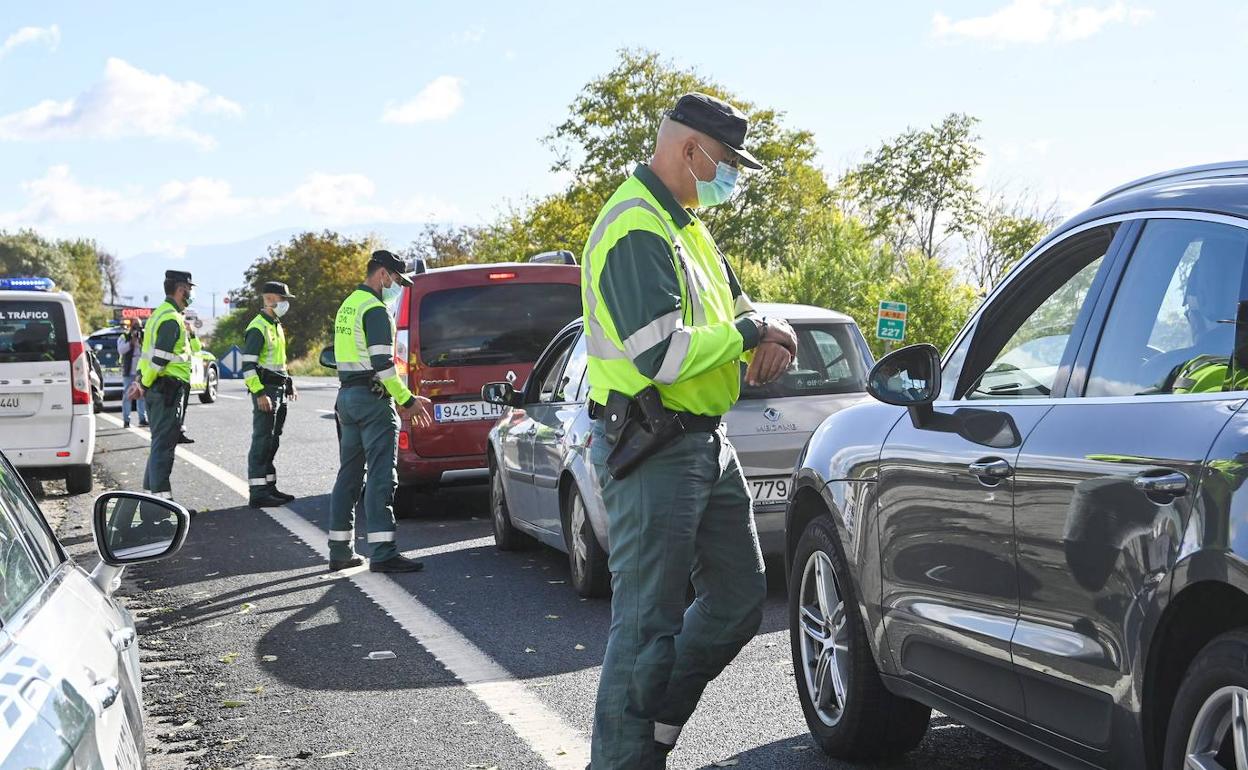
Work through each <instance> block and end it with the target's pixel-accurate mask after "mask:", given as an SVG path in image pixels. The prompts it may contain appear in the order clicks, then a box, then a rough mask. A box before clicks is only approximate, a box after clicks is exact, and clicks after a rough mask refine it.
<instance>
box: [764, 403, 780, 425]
mask: <svg viewBox="0 0 1248 770" xmlns="http://www.w3.org/2000/svg"><path fill="white" fill-rule="evenodd" d="M763 416H764V417H766V418H767V421H768V422H779V421H780V410H779V409H776V408H775V407H770V406H769V407H767V408H766V409H764V410H763Z"/></svg>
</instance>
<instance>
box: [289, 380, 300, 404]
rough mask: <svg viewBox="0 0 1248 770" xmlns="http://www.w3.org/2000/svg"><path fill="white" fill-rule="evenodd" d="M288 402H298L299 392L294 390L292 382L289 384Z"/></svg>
mask: <svg viewBox="0 0 1248 770" xmlns="http://www.w3.org/2000/svg"><path fill="white" fill-rule="evenodd" d="M290 400H291V401H298V400H299V391H298V390H297V389H296V388H295V383H293V382H292V383H290Z"/></svg>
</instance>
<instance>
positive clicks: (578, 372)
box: [559, 334, 589, 403]
mask: <svg viewBox="0 0 1248 770" xmlns="http://www.w3.org/2000/svg"><path fill="white" fill-rule="evenodd" d="M588 365H589V350H588V349H587V347H586V344H585V335H584V334H582V335H579V336H578V337H577V338H576V344H575V345H573V346H572V355H570V356H568V365H567V366H565V367H564V368H563V381H562V383H561V387H562V391H563V394H562V396H561V397H560V399H559V400H560V401H572V402H577V403H580V402H582V401H584V400H585V399H586V398H588V396H587V395H586V393H585V391H586V389H587V388H588V385H587V384H586V382H585V380H586V379H587V378H586V377H585V367H586V366H588Z"/></svg>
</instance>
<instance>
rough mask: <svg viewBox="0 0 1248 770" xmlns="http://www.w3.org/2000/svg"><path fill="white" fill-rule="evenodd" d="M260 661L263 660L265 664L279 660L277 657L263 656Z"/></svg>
mask: <svg viewBox="0 0 1248 770" xmlns="http://www.w3.org/2000/svg"><path fill="white" fill-rule="evenodd" d="M260 660H263V661H264V662H265V663H272V662H273V661H275V660H277V656H276V655H261V656H260Z"/></svg>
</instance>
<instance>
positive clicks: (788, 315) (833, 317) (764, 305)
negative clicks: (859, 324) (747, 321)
mask: <svg viewBox="0 0 1248 770" xmlns="http://www.w3.org/2000/svg"><path fill="white" fill-rule="evenodd" d="M754 308H755V309H756V310H757V311H758V312H760V313H762V314H763V315H775V316H780V317H782V318H784V319H786V320H789V321H835V322H837V323H853V322H854V319H852V318H850V317H849V316H847V315H845V314H844V313H838V312H837V311H835V310H829V309H828V308H826V307H815V306H814V305H794V304H790V303H787V302H755V303H754Z"/></svg>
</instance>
